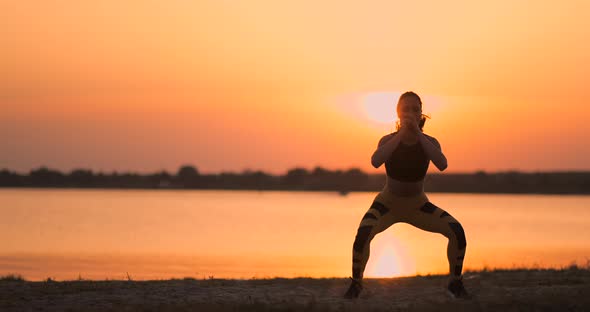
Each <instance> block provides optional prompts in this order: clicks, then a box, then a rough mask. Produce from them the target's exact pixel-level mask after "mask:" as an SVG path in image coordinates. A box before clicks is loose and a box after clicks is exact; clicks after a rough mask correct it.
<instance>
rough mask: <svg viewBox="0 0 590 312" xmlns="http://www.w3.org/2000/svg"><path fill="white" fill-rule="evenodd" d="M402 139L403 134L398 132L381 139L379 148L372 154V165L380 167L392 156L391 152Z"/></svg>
mask: <svg viewBox="0 0 590 312" xmlns="http://www.w3.org/2000/svg"><path fill="white" fill-rule="evenodd" d="M400 141H401V135H399V132H398V133H392V134H388V135H386V136H384V137H382V138H381V140H379V144H378V146H377V150H375V152H374V153H373V156H371V165H373V167H375V168H379V167H380V166H381V165H382V164H383V163H384V162H385V161H386V160H387V158H389V156H391V153H393V151H394V150H395V149H396V148H397V146H398V145H399V142H400Z"/></svg>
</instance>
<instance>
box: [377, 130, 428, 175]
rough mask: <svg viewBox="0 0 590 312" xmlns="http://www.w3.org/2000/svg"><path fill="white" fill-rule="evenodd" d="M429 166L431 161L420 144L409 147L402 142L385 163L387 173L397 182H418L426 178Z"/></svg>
mask: <svg viewBox="0 0 590 312" xmlns="http://www.w3.org/2000/svg"><path fill="white" fill-rule="evenodd" d="M395 134H396V133H394V134H393V135H395ZM429 164H430V160H429V159H428V157H427V156H426V153H425V152H424V149H423V148H422V144H421V143H420V142H418V143H416V144H413V145H407V144H404V143H403V142H401V141H400V142H399V145H398V146H397V147H396V149H395V150H394V151H393V153H391V156H389V159H387V160H386V161H385V171H386V172H387V175H388V176H389V177H391V178H393V179H395V180H398V181H402V182H418V181H420V180H423V179H424V177H425V176H426V171H428V165H429Z"/></svg>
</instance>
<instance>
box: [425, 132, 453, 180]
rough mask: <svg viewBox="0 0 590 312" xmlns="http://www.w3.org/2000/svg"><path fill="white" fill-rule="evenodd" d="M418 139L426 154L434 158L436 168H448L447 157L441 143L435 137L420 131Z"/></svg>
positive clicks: (441, 169) (431, 158)
mask: <svg viewBox="0 0 590 312" xmlns="http://www.w3.org/2000/svg"><path fill="white" fill-rule="evenodd" d="M418 139H419V140H420V144H422V148H423V149H424V151H425V152H426V155H428V157H429V158H430V160H432V163H433V164H434V165H435V166H436V168H438V170H440V171H443V170H445V169H447V158H446V157H445V155H444V154H443V153H442V150H441V148H440V143H438V141H437V140H436V139H435V138H434V137H429V136H427V135H426V134H424V133H422V132H421V131H420V132H419V133H418Z"/></svg>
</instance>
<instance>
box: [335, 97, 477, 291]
mask: <svg viewBox="0 0 590 312" xmlns="http://www.w3.org/2000/svg"><path fill="white" fill-rule="evenodd" d="M397 115H398V116H399V118H400V122H398V123H397V131H396V132H394V133H391V134H388V135H386V136H384V137H383V138H381V140H380V141H379V144H378V147H377V150H375V152H374V153H373V156H372V157H371V164H372V165H373V167H375V168H379V167H380V166H381V165H382V164H385V169H386V173H387V181H386V184H385V187H384V188H383V190H382V191H381V192H380V193H379V194H378V195H377V196H376V197H375V199H374V201H373V204H372V205H371V207H370V208H369V210H368V211H367V213H366V214H365V215H364V216H363V218H362V220H361V223H360V225H359V228H358V231H357V234H356V237H355V240H354V244H353V250H352V278H351V279H352V281H351V284H350V288H349V289H348V291H347V292H346V294H345V295H344V297H345V298H357V297H358V296H359V294H360V292H361V290H362V288H363V287H362V278H363V272H364V270H365V265H366V264H367V261H368V259H369V245H370V243H371V240H372V239H373V237H374V236H375V235H376V234H378V233H380V232H382V231H384V230H385V229H387V228H388V227H390V226H391V225H393V224H395V223H396V222H406V223H409V224H412V225H414V226H416V227H418V228H420V229H423V230H425V231H429V232H435V233H440V234H442V235H444V236H445V237H447V238H448V239H449V242H448V246H447V259H448V261H449V270H450V277H449V283H448V286H447V290H448V293H449V294H450V295H451V296H452V297H454V298H467V297H469V295H468V294H467V292H466V291H465V288H464V287H463V282H462V275H461V271H462V268H463V258H464V256H465V247H466V246H467V242H466V239H465V233H464V231H463V227H462V226H461V224H460V223H459V221H457V220H456V219H455V218H453V217H452V216H451V215H450V214H449V213H447V212H446V211H444V210H442V209H441V208H439V207H437V206H435V205H434V204H432V203H431V202H430V201H429V200H428V197H426V194H424V187H423V186H424V176H425V175H426V171H427V169H428V165H429V163H430V161H432V163H433V164H434V165H435V166H436V167H437V168H438V169H439V170H440V171H443V170H445V169H446V168H447V159H446V157H445V155H443V153H442V151H441V148H440V144H439V143H438V141H437V140H436V139H435V138H434V137H431V136H429V135H426V134H424V133H423V132H422V128H423V127H424V123H425V121H426V116H425V115H423V114H422V101H421V100H420V97H419V96H418V95H417V94H416V93H414V92H406V93H404V94H402V95H401V96H400V98H399V100H398V103H397Z"/></svg>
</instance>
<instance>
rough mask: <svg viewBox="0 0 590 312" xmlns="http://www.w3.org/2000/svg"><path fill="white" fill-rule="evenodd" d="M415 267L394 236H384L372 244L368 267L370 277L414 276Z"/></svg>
mask: <svg viewBox="0 0 590 312" xmlns="http://www.w3.org/2000/svg"><path fill="white" fill-rule="evenodd" d="M412 270H413V265H411V263H410V258H409V257H408V255H407V252H406V250H405V248H404V247H403V244H401V242H400V241H398V240H397V239H396V238H395V237H393V236H388V235H383V236H382V237H376V238H375V239H373V241H372V242H371V256H370V258H369V262H368V263H367V267H366V276H368V277H395V276H404V275H409V274H412V273H413V272H412Z"/></svg>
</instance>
